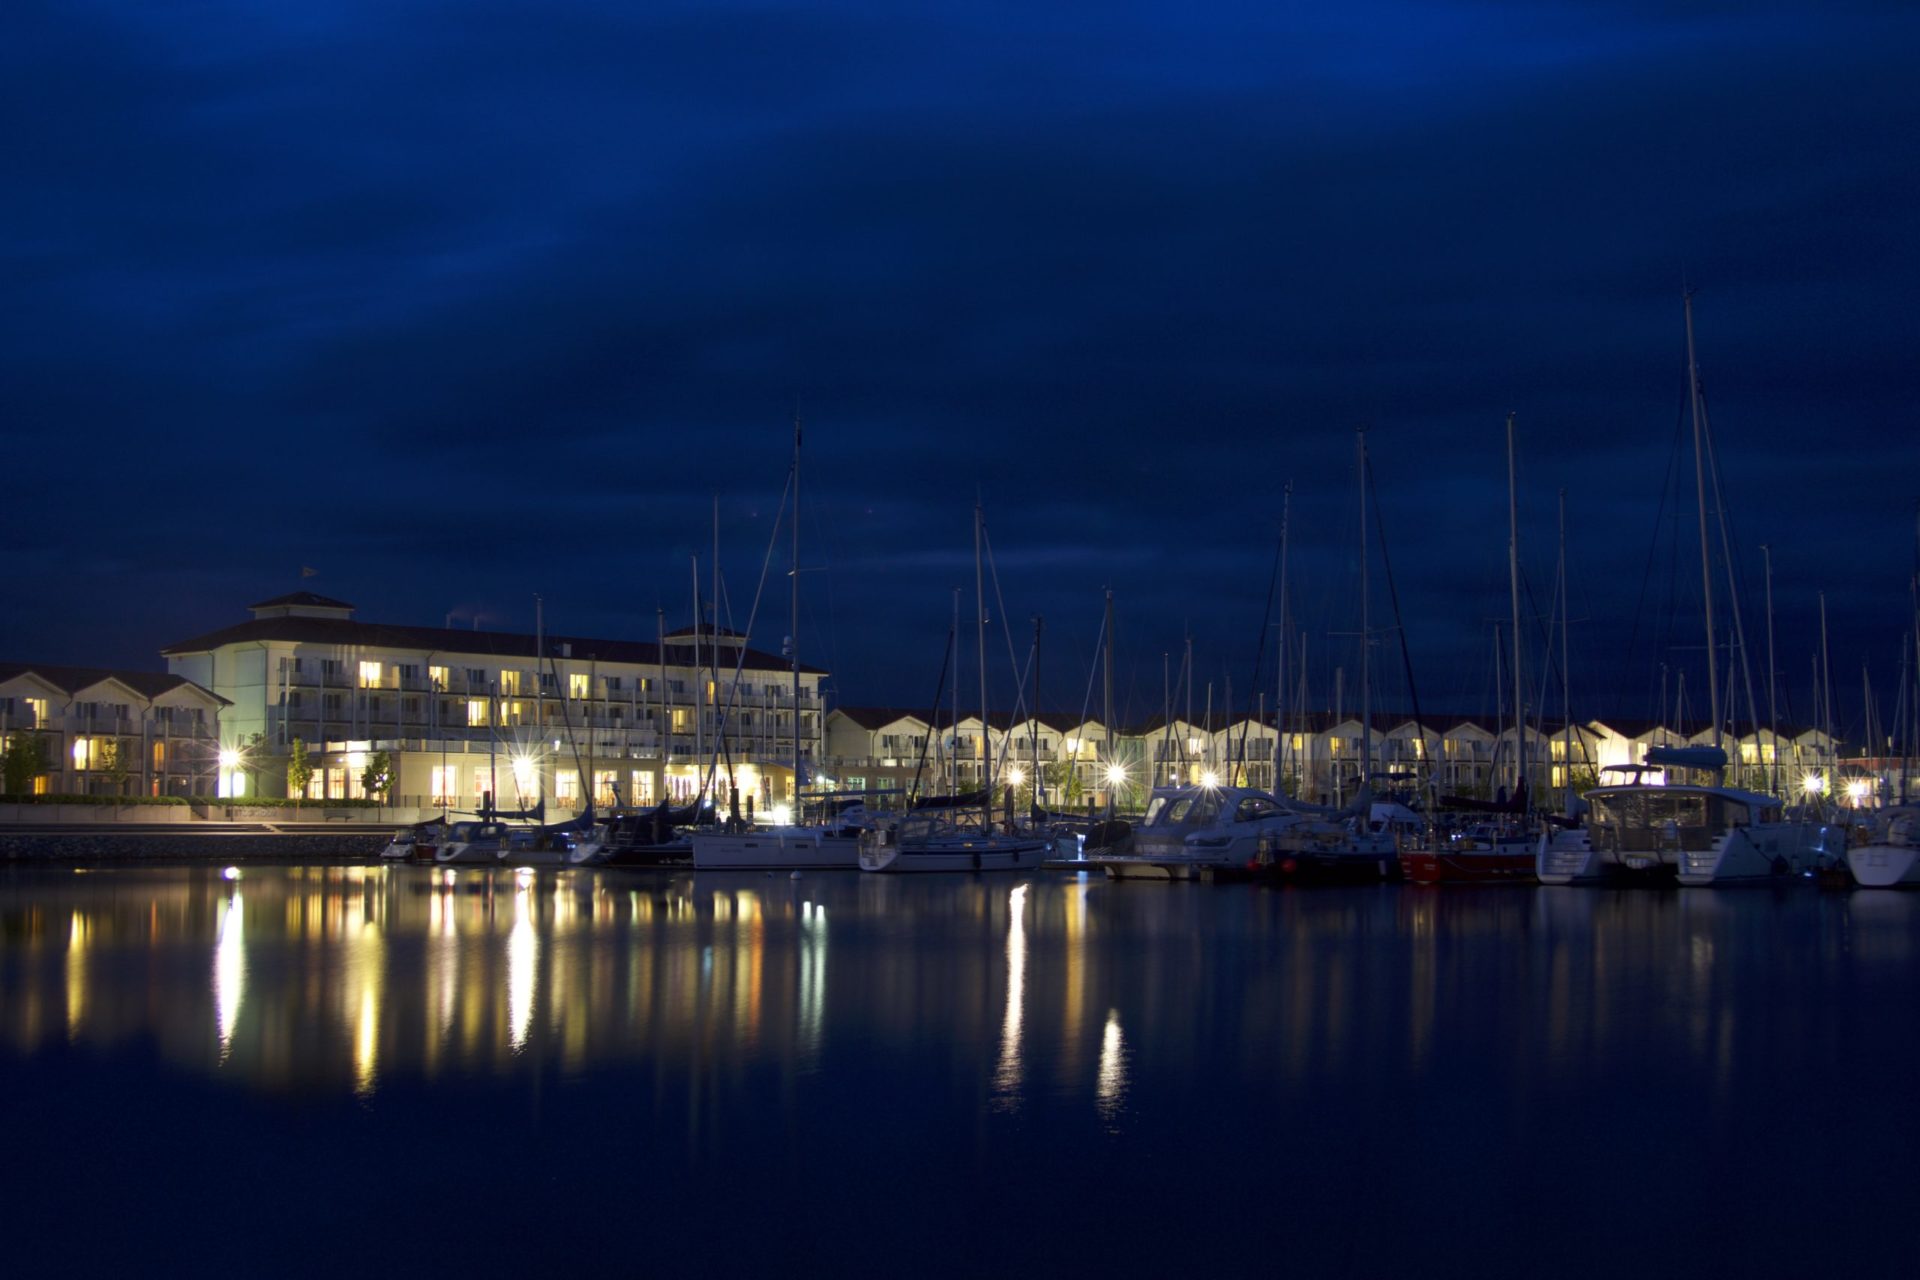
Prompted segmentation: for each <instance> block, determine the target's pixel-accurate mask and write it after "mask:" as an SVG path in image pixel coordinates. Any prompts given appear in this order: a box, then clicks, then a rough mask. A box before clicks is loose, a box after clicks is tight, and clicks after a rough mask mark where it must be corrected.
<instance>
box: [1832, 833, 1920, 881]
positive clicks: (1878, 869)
mask: <svg viewBox="0 0 1920 1280" xmlns="http://www.w3.org/2000/svg"><path fill="white" fill-rule="evenodd" d="M1847 869H1848V870H1849V871H1851V872H1853V878H1854V880H1855V881H1856V882H1857V883H1859V884H1860V885H1862V886H1864V887H1866V888H1868V889H1891V888H1893V887H1895V886H1896V885H1906V886H1912V885H1920V849H1916V848H1914V847H1913V846H1911V845H1895V844H1863V845H1861V846H1859V847H1858V848H1855V849H1849V850H1847Z"/></svg>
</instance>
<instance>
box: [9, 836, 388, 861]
mask: <svg viewBox="0 0 1920 1280" xmlns="http://www.w3.org/2000/svg"><path fill="white" fill-rule="evenodd" d="M392 834H393V833H392V832H390V831H386V830H381V831H379V832H364V833H363V832H341V833H339V834H334V833H331V832H329V833H327V834H325V835H315V834H304V833H301V834H296V833H290V832H272V831H248V832H213V831H177V832H176V831H142V832H132V831H124V832H123V831H47V832H40V831H36V832H14V831H6V830H0V862H220V863H231V862H259V861H267V860H270V861H273V862H364V861H366V860H367V859H369V858H372V857H374V856H376V855H377V854H378V853H379V852H380V850H381V849H383V848H385V847H386V844H387V841H388V840H390V839H391V838H392Z"/></svg>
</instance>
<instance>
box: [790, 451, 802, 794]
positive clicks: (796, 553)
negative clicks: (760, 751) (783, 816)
mask: <svg viewBox="0 0 1920 1280" xmlns="http://www.w3.org/2000/svg"><path fill="white" fill-rule="evenodd" d="M792 587H793V589H792V591H790V592H789V593H788V595H789V597H790V601H789V608H790V611H791V615H790V617H789V618H788V620H787V664H788V666H790V667H791V668H792V672H793V820H794V821H795V822H798V821H800V820H801V817H802V814H801V812H800V415H799V414H797V413H796V414H794V415H793V583H792Z"/></svg>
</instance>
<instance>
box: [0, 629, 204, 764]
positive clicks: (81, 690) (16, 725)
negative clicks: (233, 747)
mask: <svg viewBox="0 0 1920 1280" xmlns="http://www.w3.org/2000/svg"><path fill="white" fill-rule="evenodd" d="M224 703H225V700H224V699H222V698H220V697H218V696H217V695H215V694H212V693H209V692H208V691H207V690H206V689H205V688H203V687H201V686H200V685H198V684H195V683H194V682H193V681H192V680H189V679H186V678H184V677H182V676H179V675H161V674H160V673H158V672H154V671H106V670H101V669H98V668H92V667H56V666H48V665H46V664H44V663H36V664H31V665H29V664H26V663H18V662H10V663H0V742H4V741H5V740H7V739H10V738H11V737H12V736H13V735H15V734H24V735H29V736H31V737H33V738H36V739H38V741H39V743H40V751H41V760H42V762H43V764H44V766H45V768H44V771H43V772H42V773H41V774H40V775H39V776H38V777H37V778H35V779H34V783H33V792H34V794H36V795H46V794H55V795H138V796H185V795H206V794H209V793H211V792H212V791H213V789H214V788H213V777H214V773H215V770H216V769H217V768H218V766H219V758H218V757H219V720H220V716H221V714H222V708H223V706H224Z"/></svg>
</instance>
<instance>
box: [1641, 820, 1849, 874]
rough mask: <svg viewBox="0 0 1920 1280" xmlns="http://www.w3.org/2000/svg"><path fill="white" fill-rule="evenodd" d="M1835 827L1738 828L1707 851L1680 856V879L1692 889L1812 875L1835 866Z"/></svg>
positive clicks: (1806, 824) (1783, 825)
mask: <svg viewBox="0 0 1920 1280" xmlns="http://www.w3.org/2000/svg"><path fill="white" fill-rule="evenodd" d="M1833 831H1834V829H1833V828H1827V827H1821V826H1817V825H1815V824H1813V823H1810V822H1770V823H1766V824H1764V825H1760V826H1751V827H1735V828H1734V829H1733V830H1731V831H1728V832H1725V833H1723V834H1721V835H1719V836H1716V837H1715V838H1714V841H1713V844H1712V845H1711V846H1710V847H1708V848H1705V849H1688V850H1684V851H1682V852H1681V853H1679V854H1677V855H1676V858H1677V861H1676V865H1675V870H1676V873H1677V876H1676V878H1677V879H1678V880H1679V881H1680V883H1681V884H1682V885H1685V886H1687V887H1690V888H1696V889H1698V888H1707V887H1709V886H1723V885H1736V884H1764V883H1770V882H1772V881H1775V880H1778V879H1781V878H1782V877H1787V876H1800V875H1806V874H1809V873H1811V872H1813V871H1815V870H1817V869H1818V868H1819V866H1820V865H1821V863H1822V862H1825V861H1831V860H1832V856H1833V854H1834V853H1835V852H1837V851H1836V850H1834V849H1832V848H1831V847H1830V843H1829V842H1830V840H1831V839H1832V838H1833V837H1832V832H1833Z"/></svg>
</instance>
